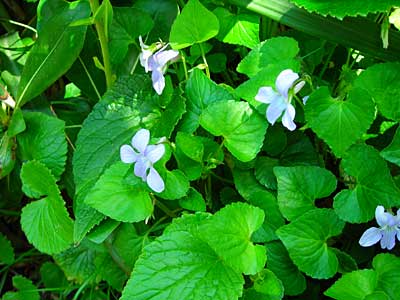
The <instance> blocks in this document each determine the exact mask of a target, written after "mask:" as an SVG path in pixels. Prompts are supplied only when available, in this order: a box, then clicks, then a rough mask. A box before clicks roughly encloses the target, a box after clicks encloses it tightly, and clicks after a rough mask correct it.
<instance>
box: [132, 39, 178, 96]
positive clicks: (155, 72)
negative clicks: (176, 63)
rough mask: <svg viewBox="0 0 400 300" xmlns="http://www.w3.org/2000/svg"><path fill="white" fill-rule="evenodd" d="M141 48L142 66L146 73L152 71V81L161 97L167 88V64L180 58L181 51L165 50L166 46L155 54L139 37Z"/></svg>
mask: <svg viewBox="0 0 400 300" xmlns="http://www.w3.org/2000/svg"><path fill="white" fill-rule="evenodd" d="M139 42H140V48H141V49H142V52H141V53H140V56H139V58H140V64H141V65H142V66H143V67H144V70H145V71H146V73H147V72H148V71H151V72H152V73H151V80H152V81H153V88H154V90H155V91H156V92H157V94H159V95H161V94H162V92H163V90H164V88H165V78H164V73H165V71H166V70H167V64H168V62H169V61H173V60H175V59H177V58H178V56H179V51H176V50H165V48H166V47H167V46H168V44H167V45H165V46H164V47H162V48H161V49H159V50H158V51H157V52H155V53H153V51H152V49H151V47H150V46H147V45H145V44H144V43H143V41H142V37H139Z"/></svg>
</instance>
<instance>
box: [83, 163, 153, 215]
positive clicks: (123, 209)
mask: <svg viewBox="0 0 400 300" xmlns="http://www.w3.org/2000/svg"><path fill="white" fill-rule="evenodd" d="M85 203H86V204H88V205H90V206H91V207H93V208H95V209H97V210H98V211H100V212H101V213H102V214H104V215H106V216H108V217H110V218H113V219H115V220H117V221H122V222H139V221H142V220H144V219H146V218H147V217H149V216H151V214H152V212H153V204H152V201H151V198H150V195H149V191H148V189H147V188H146V185H145V184H144V183H143V182H142V180H141V179H140V178H139V177H137V176H135V175H134V174H133V168H132V165H130V164H124V163H123V162H116V163H115V164H114V165H112V166H111V167H110V168H109V169H107V170H106V171H105V172H104V173H103V175H102V176H101V177H100V178H99V180H98V181H97V183H96V185H95V186H94V187H93V188H92V190H91V191H90V192H89V193H88V195H87V196H86V198H85Z"/></svg>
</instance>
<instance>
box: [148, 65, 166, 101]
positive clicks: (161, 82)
mask: <svg viewBox="0 0 400 300" xmlns="http://www.w3.org/2000/svg"><path fill="white" fill-rule="evenodd" d="M151 80H152V81H153V88H154V90H155V91H156V93H157V94H158V95H161V94H162V92H163V90H164V88H165V79H164V75H163V73H162V71H161V70H159V69H153V73H151Z"/></svg>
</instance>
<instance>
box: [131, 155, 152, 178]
mask: <svg viewBox="0 0 400 300" xmlns="http://www.w3.org/2000/svg"><path fill="white" fill-rule="evenodd" d="M148 168H149V165H148V163H147V159H146V158H144V157H140V158H139V159H138V160H137V161H136V164H135V168H134V170H133V173H134V174H135V175H136V176H138V177H141V178H142V180H143V181H146V177H147V170H148Z"/></svg>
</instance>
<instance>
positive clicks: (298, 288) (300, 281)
mask: <svg viewBox="0 0 400 300" xmlns="http://www.w3.org/2000/svg"><path fill="white" fill-rule="evenodd" d="M265 247H266V248H267V267H268V269H270V270H271V271H272V272H274V274H275V275H276V276H277V277H278V278H279V279H280V280H281V281H282V283H283V286H284V288H285V294H286V295H288V296H295V295H299V294H301V293H303V291H304V290H305V289H306V279H305V277H304V275H303V274H302V273H301V272H300V271H299V269H298V268H297V267H296V266H295V265H294V264H293V262H292V260H291V259H290V257H289V253H288V252H287V250H286V248H285V247H284V246H283V245H282V243H281V242H279V241H273V242H269V243H266V244H265Z"/></svg>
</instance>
